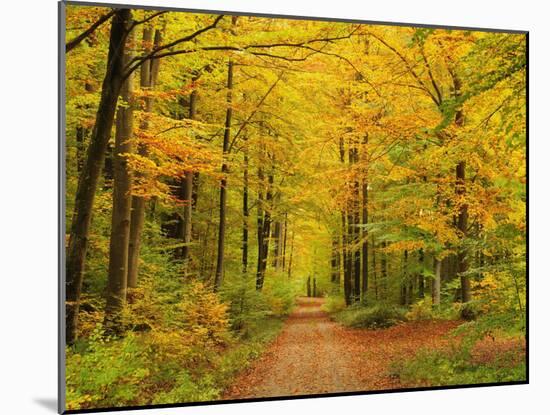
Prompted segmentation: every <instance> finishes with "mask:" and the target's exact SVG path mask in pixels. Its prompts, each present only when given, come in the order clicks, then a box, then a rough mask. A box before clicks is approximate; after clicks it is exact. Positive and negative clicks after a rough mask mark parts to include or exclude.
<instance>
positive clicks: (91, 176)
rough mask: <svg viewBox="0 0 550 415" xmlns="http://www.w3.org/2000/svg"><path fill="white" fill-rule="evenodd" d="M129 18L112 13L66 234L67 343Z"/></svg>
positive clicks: (72, 330)
mask: <svg viewBox="0 0 550 415" xmlns="http://www.w3.org/2000/svg"><path fill="white" fill-rule="evenodd" d="M130 20H131V11H130V10H129V9H119V10H117V11H116V12H115V14H114V16H113V19H112V24H111V33H110V39H109V54H108V57H107V71H106V73H105V78H104V80H103V85H102V90H101V99H100V102H99V107H98V109H97V115H96V121H95V125H94V128H93V130H92V135H91V137H90V144H89V145H88V150H87V155H86V161H85V162H84V164H83V166H82V171H81V172H80V177H79V180H78V187H77V191H76V200H75V207H74V213H73V219H72V223H71V231H70V236H69V246H68V249H67V264H66V295H67V298H66V342H67V344H72V343H73V342H74V341H75V339H76V333H77V326H78V311H79V305H80V294H81V292H82V281H83V273H84V263H85V259H86V251H87V248H88V237H89V232H90V223H91V216H92V209H93V204H94V198H95V193H96V190H97V186H98V180H99V175H100V173H101V169H102V167H103V163H104V160H105V151H106V150H107V146H108V143H109V138H110V136H111V130H112V127H113V121H114V117H115V110H116V104H117V100H118V95H119V93H120V89H121V87H122V82H123V68H124V66H123V54H124V50H125V44H126V37H127V34H128V31H127V29H128V28H129V24H130Z"/></svg>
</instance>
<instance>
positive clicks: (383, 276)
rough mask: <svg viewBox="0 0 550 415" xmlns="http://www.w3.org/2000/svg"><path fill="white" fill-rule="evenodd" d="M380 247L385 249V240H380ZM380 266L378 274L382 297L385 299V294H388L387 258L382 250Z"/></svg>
mask: <svg viewBox="0 0 550 415" xmlns="http://www.w3.org/2000/svg"><path fill="white" fill-rule="evenodd" d="M380 245H381V247H382V249H385V248H386V241H382V242H381V243H380ZM380 266H381V270H380V274H381V279H382V284H381V285H382V290H381V291H382V293H383V296H384V299H386V297H387V295H388V259H387V254H386V253H385V252H382V257H381V259H380Z"/></svg>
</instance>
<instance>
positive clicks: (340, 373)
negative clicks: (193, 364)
mask: <svg viewBox="0 0 550 415" xmlns="http://www.w3.org/2000/svg"><path fill="white" fill-rule="evenodd" d="M323 302H324V300H323V299H320V298H305V297H302V298H299V299H298V304H297V307H296V308H295V310H294V312H293V313H292V314H291V315H290V316H289V318H288V319H287V321H286V323H285V325H284V327H283V330H282V332H281V334H280V335H279V336H278V337H277V338H276V340H275V341H274V342H273V343H272V344H271V345H270V346H269V347H268V349H267V350H266V352H265V353H264V354H263V355H262V356H261V357H260V358H259V359H258V360H257V361H256V362H254V363H253V364H252V365H251V366H250V367H249V368H248V369H247V370H246V371H244V372H243V373H241V374H240V375H239V376H238V377H237V379H236V380H235V382H234V383H233V384H232V385H231V386H230V387H229V388H228V389H227V390H226V391H225V393H224V395H223V399H243V398H254V397H256V398H257V397H274V396H290V395H309V394H322V393H337V392H350V391H370V390H380V389H386V390H387V389H396V388H400V387H405V386H406V385H403V384H401V382H400V381H399V378H398V377H396V376H392V373H391V364H392V362H394V361H396V360H399V359H403V358H407V357H411V358H412V357H413V356H414V355H415V354H416V352H418V351H419V350H420V349H422V348H429V349H435V348H443V347H445V346H447V345H449V341H450V340H449V339H448V338H447V336H445V335H446V334H448V333H449V332H450V331H451V330H452V329H454V328H455V327H457V326H458V325H459V324H460V322H458V321H421V322H407V323H402V324H399V325H397V326H394V327H391V328H388V329H378V330H365V329H351V328H347V327H344V326H342V325H341V324H339V323H337V322H335V321H332V320H331V319H330V318H329V315H328V314H327V313H326V312H324V311H323V310H322V308H321V306H322V305H323Z"/></svg>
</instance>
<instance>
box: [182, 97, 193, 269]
mask: <svg viewBox="0 0 550 415" xmlns="http://www.w3.org/2000/svg"><path fill="white" fill-rule="evenodd" d="M196 108H197V90H193V91H192V92H191V95H190V97H189V119H190V120H194V119H195V115H196ZM193 181H194V174H193V171H191V170H188V171H186V172H185V177H184V178H183V179H182V198H183V200H184V201H185V205H184V207H183V218H182V239H183V247H182V250H181V261H182V264H183V275H187V274H188V273H189V252H190V246H189V245H190V244H191V241H192V238H193V235H192V215H193Z"/></svg>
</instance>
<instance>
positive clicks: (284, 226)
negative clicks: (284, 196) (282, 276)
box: [282, 212, 288, 272]
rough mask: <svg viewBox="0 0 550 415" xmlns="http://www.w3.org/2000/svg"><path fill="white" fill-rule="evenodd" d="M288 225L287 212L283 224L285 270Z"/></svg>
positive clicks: (283, 265) (283, 264)
mask: <svg viewBox="0 0 550 415" xmlns="http://www.w3.org/2000/svg"><path fill="white" fill-rule="evenodd" d="M287 225H288V214H287V213H286V212H285V222H284V225H283V261H282V262H283V263H282V268H283V272H284V271H285V267H286V237H287Z"/></svg>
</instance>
